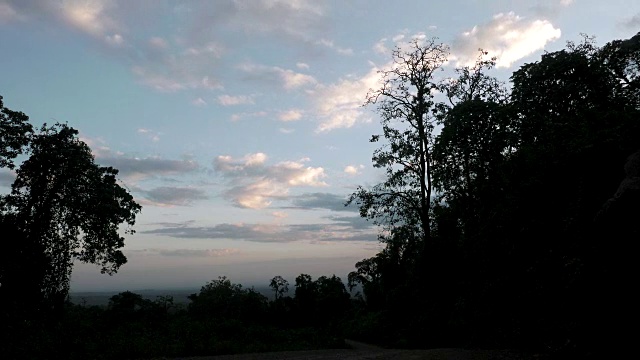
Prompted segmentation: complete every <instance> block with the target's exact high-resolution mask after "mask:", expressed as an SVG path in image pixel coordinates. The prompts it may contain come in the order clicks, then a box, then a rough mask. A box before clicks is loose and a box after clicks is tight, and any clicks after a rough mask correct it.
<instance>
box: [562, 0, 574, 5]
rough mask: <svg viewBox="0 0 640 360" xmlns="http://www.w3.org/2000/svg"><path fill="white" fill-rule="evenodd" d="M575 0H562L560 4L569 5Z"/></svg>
mask: <svg viewBox="0 0 640 360" xmlns="http://www.w3.org/2000/svg"><path fill="white" fill-rule="evenodd" d="M573 2H574V0H560V5H562V6H569V5H571V4H573Z"/></svg>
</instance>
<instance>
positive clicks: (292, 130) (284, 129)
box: [279, 128, 295, 134]
mask: <svg viewBox="0 0 640 360" xmlns="http://www.w3.org/2000/svg"><path fill="white" fill-rule="evenodd" d="M279 131H280V132H281V133H283V134H291V133H293V132H295V130H294V129H288V128H280V129H279Z"/></svg>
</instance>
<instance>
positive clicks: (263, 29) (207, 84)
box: [0, 0, 350, 92]
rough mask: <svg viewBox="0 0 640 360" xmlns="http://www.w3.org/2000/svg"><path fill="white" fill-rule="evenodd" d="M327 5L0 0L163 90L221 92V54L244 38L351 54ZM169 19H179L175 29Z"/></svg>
mask: <svg viewBox="0 0 640 360" xmlns="http://www.w3.org/2000/svg"><path fill="white" fill-rule="evenodd" d="M151 4H153V6H151ZM326 6H327V3H326V2H324V1H316V0H218V1H198V2H186V3H181V4H179V5H175V4H173V3H172V2H153V1H126V0H57V1H37V0H0V23H3V22H12V21H15V20H25V21H31V22H32V23H34V24H44V26H46V27H49V26H63V27H65V28H67V29H69V30H71V31H74V32H76V33H80V34H84V35H86V36H87V37H89V38H92V39H94V40H95V42H96V43H97V44H98V45H100V46H103V47H104V49H105V50H106V53H107V54H110V55H112V56H114V57H115V58H117V59H119V60H120V61H122V62H123V63H125V65H126V66H128V67H129V68H130V70H131V73H132V75H133V76H134V77H135V78H136V79H137V80H139V82H140V83H141V84H143V85H145V86H149V87H151V88H153V89H155V90H158V91H163V92H176V91H184V90H188V89H197V90H212V89H213V90H217V89H223V85H224V84H223V83H222V81H221V80H220V79H221V77H222V75H223V74H221V73H220V66H221V64H222V62H223V59H222V58H223V56H224V55H225V54H226V50H227V49H228V48H232V49H235V48H236V46H237V44H238V42H240V43H246V44H249V45H248V46H251V42H260V41H263V39H261V37H266V36H268V37H273V38H276V39H278V40H279V41H282V40H284V41H286V42H296V43H298V45H301V46H306V47H308V46H314V47H318V48H319V47H323V48H326V47H327V46H329V47H331V48H333V49H334V50H336V51H339V52H343V53H348V52H349V51H350V50H349V49H343V48H340V47H337V46H335V45H333V43H332V42H331V41H327V40H323V39H324V38H323V36H322V35H323V34H324V33H325V32H327V30H330V27H328V24H327V21H326V16H325V15H326V11H325V7H326ZM167 18H171V19H172V20H173V21H172V22H171V24H169V25H170V27H167V26H166V25H167V24H168V23H167V22H166V21H165V19H167ZM222 33H225V34H229V33H230V34H232V38H233V39H234V42H233V43H226V40H225V39H226V38H228V37H225V36H224V35H222ZM158 34H162V36H158ZM319 39H320V40H319ZM300 64H303V63H300ZM302 66H304V65H302ZM301 68H304V67H301ZM279 70H280V71H279V77H280V78H281V81H283V82H284V86H285V87H286V88H287V89H295V88H298V87H300V86H304V85H306V84H309V83H315V79H313V77H310V76H309V75H304V74H298V73H296V72H293V71H291V70H284V69H279ZM276 71H277V69H276Z"/></svg>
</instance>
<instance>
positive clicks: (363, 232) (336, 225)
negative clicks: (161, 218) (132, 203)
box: [139, 217, 377, 243]
mask: <svg viewBox="0 0 640 360" xmlns="http://www.w3.org/2000/svg"><path fill="white" fill-rule="evenodd" d="M327 219H328V220H330V221H333V222H332V223H324V224H321V223H318V224H293V225H281V224H228V223H224V224H218V225H214V226H190V225H184V226H167V227H161V228H157V229H153V230H145V231H139V233H143V234H150V235H158V236H167V237H172V238H179V239H226V240H242V241H251V242H263V243H269V242H271V243H289V242H294V241H309V242H317V241H327V242H335V241H375V240H377V235H376V231H375V227H373V226H372V225H371V224H370V223H367V222H366V221H364V220H356V218H355V217H335V219H331V218H327ZM362 221H364V223H363V222H362Z"/></svg>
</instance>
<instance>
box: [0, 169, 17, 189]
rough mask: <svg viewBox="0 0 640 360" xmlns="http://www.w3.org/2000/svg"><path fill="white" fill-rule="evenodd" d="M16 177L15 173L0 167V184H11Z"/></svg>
mask: <svg viewBox="0 0 640 360" xmlns="http://www.w3.org/2000/svg"><path fill="white" fill-rule="evenodd" d="M15 179H16V174H15V173H14V172H13V171H11V170H7V169H0V186H7V187H9V186H11V184H13V182H14V180H15Z"/></svg>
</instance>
